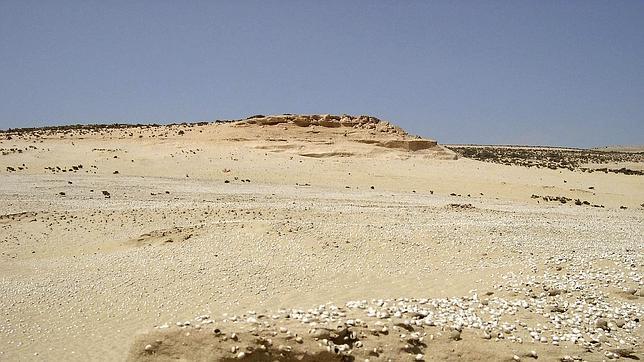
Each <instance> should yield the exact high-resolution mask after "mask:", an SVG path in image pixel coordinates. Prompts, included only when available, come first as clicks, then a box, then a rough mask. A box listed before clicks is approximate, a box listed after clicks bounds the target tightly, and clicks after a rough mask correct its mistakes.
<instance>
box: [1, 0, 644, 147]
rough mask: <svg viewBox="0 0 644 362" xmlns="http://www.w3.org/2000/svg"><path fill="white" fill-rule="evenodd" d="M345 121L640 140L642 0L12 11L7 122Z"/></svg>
mask: <svg viewBox="0 0 644 362" xmlns="http://www.w3.org/2000/svg"><path fill="white" fill-rule="evenodd" d="M258 113H261V114H273V113H348V114H370V115H374V116H376V117H379V118H382V119H386V120H390V121H392V122H394V123H396V124H398V125H400V126H402V127H404V128H406V129H407V130H408V131H410V132H412V133H415V134H419V135H422V136H426V137H431V138H435V139H437V140H438V141H439V142H443V143H501V144H547V145H567V146H598V145H605V144H644V1H620V0H617V1H608V0H607V1H586V0H584V1H537V0H535V1H521V0H517V1H514V0H512V1H385V0H383V1H373V0H369V1H316V0H310V1H302V0H291V1H266V0H262V1H164V0H157V1H129V0H128V1H112V0H110V1H102V0H101V1H86V0H83V1H30V0H19V1H13V0H0V128H2V129H6V128H9V127H28V126H36V125H50V124H64V123H98V122H110V123H111V122H132V123H136V122H180V121H198V120H214V119H236V118H243V117H246V116H249V115H252V114H258Z"/></svg>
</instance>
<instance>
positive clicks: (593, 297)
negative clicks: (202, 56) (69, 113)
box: [0, 115, 644, 361]
mask: <svg viewBox="0 0 644 362" xmlns="http://www.w3.org/2000/svg"><path fill="white" fill-rule="evenodd" d="M439 141H440V140H439ZM0 152H1V154H0V261H1V262H0V293H2V297H1V298H0V313H1V316H0V360H7V361H18V360H20V361H22V360H25V361H27V360H28V361H38V360H43V361H87V360H106V361H108V360H109V361H112V360H130V361H148V360H213V361H219V360H221V361H227V360H249V361H264V360H266V361H274V360H281V361H298V360H304V361H327V360H331V361H352V360H356V361H365V360H369V361H388V360H391V361H419V360H425V361H433V360H494V361H503V360H507V361H513V360H528V361H529V360H533V359H538V360H545V361H548V360H553V361H577V360H579V361H582V360H585V361H603V360H615V359H625V360H638V359H642V358H644V353H643V351H642V341H644V332H643V330H642V318H643V317H644V299H643V298H642V297H643V296H644V279H643V277H644V273H643V271H642V268H643V266H644V257H643V254H642V251H643V247H644V149H641V148H639V149H638V148H634V147H629V148H628V149H627V150H626V149H620V148H617V147H612V148H606V149H595V150H580V149H568V148H541V147H505V146H503V147H502V146H471V145H449V146H444V145H441V144H440V143H437V142H435V141H432V140H428V139H424V138H421V137H417V136H412V135H409V134H407V133H406V132H405V131H404V130H403V129H401V128H399V127H397V126H395V125H393V124H391V123H388V122H384V121H381V120H379V119H377V118H373V117H368V116H360V117H352V116H329V115H308V116H301V115H280V116H261V115H258V116H253V117H250V118H247V119H243V120H238V121H231V122H199V123H190V124H174V125H111V126H104V125H93V126H66V127H50V128H39V129H21V130H7V131H3V132H1V133H0Z"/></svg>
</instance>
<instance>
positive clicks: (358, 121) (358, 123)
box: [240, 114, 407, 135]
mask: <svg viewBox="0 0 644 362" xmlns="http://www.w3.org/2000/svg"><path fill="white" fill-rule="evenodd" d="M240 123H242V124H257V125H268V126H272V125H277V124H281V123H289V124H294V125H296V126H300V127H309V126H321V127H329V128H339V127H351V128H357V129H370V130H375V131H377V132H383V133H392V134H398V135H407V132H405V131H404V130H403V129H402V128H400V127H398V126H394V125H392V124H390V123H389V122H385V121H382V120H380V119H378V118H376V117H371V116H350V115H347V114H343V115H333V114H282V115H273V116H264V115H256V116H252V117H249V118H247V119H245V120H243V121H241V122H240Z"/></svg>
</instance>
